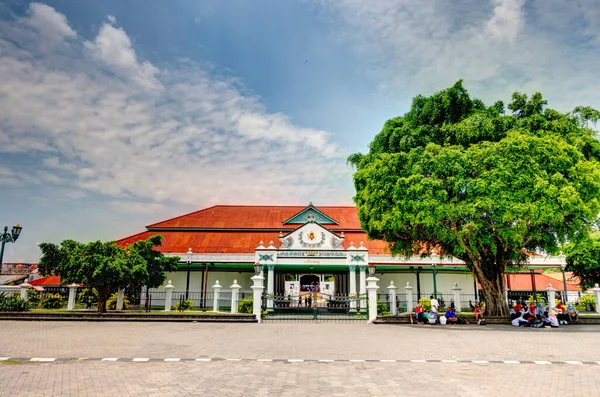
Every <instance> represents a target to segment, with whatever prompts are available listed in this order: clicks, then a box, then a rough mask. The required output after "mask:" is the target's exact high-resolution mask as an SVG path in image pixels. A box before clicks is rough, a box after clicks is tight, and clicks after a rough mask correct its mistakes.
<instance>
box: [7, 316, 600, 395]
mask: <svg viewBox="0 0 600 397" xmlns="http://www.w3.org/2000/svg"><path fill="white" fill-rule="evenodd" d="M599 333H600V327H592V326H588V327H584V326H580V327H565V328H561V329H557V330H555V329H547V330H546V329H542V330H535V329H513V328H511V327H505V326H491V325H488V326H487V327H477V326H470V327H469V326H464V327H429V326H408V325H406V326H404V325H402V326H390V325H367V324H362V323H361V324H352V323H351V324H327V323H325V324H312V323H280V324H261V325H257V324H205V323H189V324H188V323H181V324H180V323H170V324H163V323H85V322H0V343H1V345H0V357H80V358H85V357H131V358H133V357H150V358H152V357H156V358H170V357H182V358H185V357H189V358H199V357H222V358H273V359H277V358H281V359H294V358H298V359H456V360H478V359H480V360H548V361H559V360H573V361H600V344H599V343H598V342H597V341H598V340H599V339H598V337H599ZM533 380H535V382H534V381H533ZM599 385H600V365H536V364H462V363H280V362H275V363H263V362H250V361H242V362H228V361H216V362H214V361H213V362H146V363H124V362H91V361H75V362H56V363H18V364H8V363H4V364H1V363H0V395H2V396H4V395H6V396H12V395H84V396H85V395H126V396H129V395H132V396H137V395H151V396H152V395H161V396H163V395H206V396H215V395H224V396H238V395H264V396H267V395H268V396H279V395H284V396H285V395H290V396H291V395H302V396H305V395H319V396H337V395H340V396H342V395H346V396H347V395H362V396H384V395H417V394H418V395H423V394H425V395H460V396H470V395H472V396H476V395H484V394H487V395H491V394H493V395H507V394H516V395H525V396H528V395H531V396H533V395H536V396H538V395H567V396H570V395H572V396H579V395H590V396H597V395H600V386H599Z"/></svg>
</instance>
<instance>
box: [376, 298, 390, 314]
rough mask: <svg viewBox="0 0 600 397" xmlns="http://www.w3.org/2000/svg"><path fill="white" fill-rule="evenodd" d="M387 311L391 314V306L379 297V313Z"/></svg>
mask: <svg viewBox="0 0 600 397" xmlns="http://www.w3.org/2000/svg"><path fill="white" fill-rule="evenodd" d="M385 312H388V314H389V312H390V307H389V306H388V305H387V304H385V303H382V302H381V301H380V300H379V298H377V314H379V315H383V314H384V313H385Z"/></svg>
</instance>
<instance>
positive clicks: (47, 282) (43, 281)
mask: <svg viewBox="0 0 600 397" xmlns="http://www.w3.org/2000/svg"><path fill="white" fill-rule="evenodd" d="M60 281H61V280H60V276H48V277H43V278H38V279H37V280H33V281H29V284H30V285H33V286H43V287H60Z"/></svg>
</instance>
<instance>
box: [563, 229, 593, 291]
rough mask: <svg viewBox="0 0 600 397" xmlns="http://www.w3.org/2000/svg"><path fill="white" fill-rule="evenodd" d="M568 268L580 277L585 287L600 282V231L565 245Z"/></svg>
mask: <svg viewBox="0 0 600 397" xmlns="http://www.w3.org/2000/svg"><path fill="white" fill-rule="evenodd" d="M565 252H566V255H567V270H568V271H571V272H573V274H574V275H575V276H577V277H578V278H579V281H580V284H581V286H582V287H584V288H590V287H593V286H594V284H597V283H600V232H595V233H592V234H591V235H590V238H589V239H586V240H583V241H580V242H578V243H577V244H568V245H567V246H566V247H565Z"/></svg>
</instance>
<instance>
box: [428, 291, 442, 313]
mask: <svg viewBox="0 0 600 397" xmlns="http://www.w3.org/2000/svg"><path fill="white" fill-rule="evenodd" d="M429 299H430V300H431V311H432V312H434V313H435V314H436V315H437V312H438V310H439V308H440V303H439V302H438V300H437V299H435V298H434V297H433V295H431V296H430V297H429Z"/></svg>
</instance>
